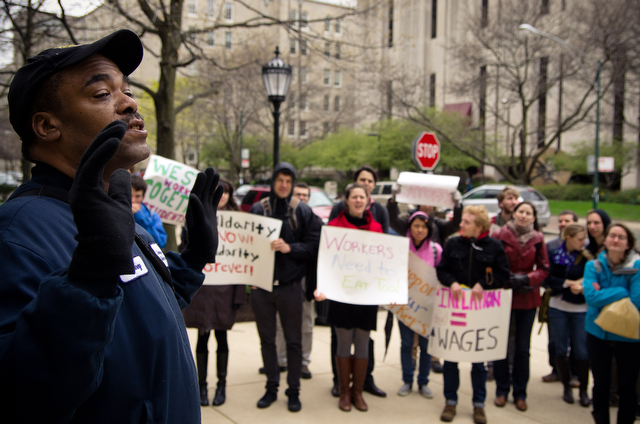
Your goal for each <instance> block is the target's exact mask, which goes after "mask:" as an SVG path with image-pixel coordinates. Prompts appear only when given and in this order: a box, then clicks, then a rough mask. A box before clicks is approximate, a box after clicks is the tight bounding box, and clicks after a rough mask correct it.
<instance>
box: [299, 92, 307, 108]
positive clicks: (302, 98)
mask: <svg viewBox="0 0 640 424" xmlns="http://www.w3.org/2000/svg"><path fill="white" fill-rule="evenodd" d="M300 110H307V95H306V94H300Z"/></svg>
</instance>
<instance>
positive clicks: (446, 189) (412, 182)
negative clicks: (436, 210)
mask: <svg viewBox="0 0 640 424" xmlns="http://www.w3.org/2000/svg"><path fill="white" fill-rule="evenodd" d="M459 183H460V177H455V176H451V175H435V174H420V173H417V172H401V173H400V175H399V176H398V186H399V187H400V191H399V192H398V193H397V194H396V201H398V202H400V203H412V204H414V205H425V206H442V207H445V208H453V206H454V204H453V199H452V197H451V194H452V193H454V192H455V191H456V190H457V189H458V184H459Z"/></svg>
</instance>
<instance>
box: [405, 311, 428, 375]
mask: <svg viewBox="0 0 640 424" xmlns="http://www.w3.org/2000/svg"><path fill="white" fill-rule="evenodd" d="M398 327H399V328H400V363H401V364H402V381H404V382H405V383H407V384H413V371H414V367H413V361H412V358H411V351H412V350H413V337H414V334H416V333H415V332H414V331H413V330H412V329H410V328H409V327H407V326H406V325H404V324H403V323H402V322H401V321H400V320H398ZM428 343H429V340H428V339H426V338H425V337H422V336H418V346H420V359H419V362H418V386H424V385H426V384H428V383H429V372H430V371H431V355H429V354H428V353H427V345H428Z"/></svg>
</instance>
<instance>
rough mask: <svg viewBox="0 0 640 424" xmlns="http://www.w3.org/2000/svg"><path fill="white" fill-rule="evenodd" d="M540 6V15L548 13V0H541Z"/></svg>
mask: <svg viewBox="0 0 640 424" xmlns="http://www.w3.org/2000/svg"><path fill="white" fill-rule="evenodd" d="M541 6H542V7H541V8H540V14H541V15H548V14H549V0H542V5H541Z"/></svg>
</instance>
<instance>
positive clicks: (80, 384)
mask: <svg viewBox="0 0 640 424" xmlns="http://www.w3.org/2000/svg"><path fill="white" fill-rule="evenodd" d="M142 54H143V49H142V43H141V42H140V40H139V39H138V37H137V36H136V35H135V34H134V33H133V32H131V31H128V30H121V31H117V32H115V33H113V34H111V35H109V36H107V37H105V38H103V39H101V40H98V41H96V42H95V43H93V44H87V45H82V46H67V47H61V48H54V49H49V50H46V51H44V52H42V53H40V54H38V55H37V56H35V57H33V58H30V59H29V60H28V61H27V64H26V65H25V66H23V67H22V68H20V69H19V70H18V72H17V74H16V75H15V77H14V79H13V81H12V83H11V87H10V91H9V112H10V120H11V124H12V125H13V127H14V129H15V131H16V132H17V133H18V135H20V138H21V139H22V143H23V144H22V151H23V155H24V156H25V157H26V158H28V159H30V160H31V161H33V162H35V164H36V166H35V168H34V169H33V179H32V180H30V181H29V182H27V183H25V184H23V185H22V186H20V187H19V188H18V189H17V190H16V191H15V193H14V194H13V195H12V196H11V198H10V199H9V201H7V202H6V203H5V204H4V205H2V206H0V269H1V270H2V273H3V276H2V279H0V410H1V411H2V421H3V422H8V423H13V422H29V423H44V422H66V423H67V422H68V423H76V422H78V423H80V422H82V423H89V422H90V423H115V422H119V423H125V422H126V423H134V422H135V423H138V422H152V421H153V422H176V423H177V422H179V423H199V422H200V405H199V401H198V385H197V378H196V370H195V366H194V362H193V356H192V354H191V348H190V345H189V340H188V337H187V333H186V329H185V327H184V321H183V319H182V315H181V313H180V309H181V308H184V307H186V306H187V305H188V304H189V302H190V301H191V297H192V296H193V294H194V293H195V292H196V291H197V290H198V288H200V286H201V284H202V282H203V279H204V277H203V274H202V268H203V267H204V265H205V264H206V263H209V262H214V261H215V253H216V249H217V240H218V237H217V226H216V212H215V211H216V209H217V204H218V200H219V199H220V196H221V194H222V189H221V188H219V187H218V188H216V187H217V183H218V175H217V174H215V173H214V171H213V170H212V169H207V171H206V173H201V174H199V175H198V177H197V180H196V183H195V185H194V187H193V190H192V191H191V194H190V196H189V206H188V211H187V227H188V228H189V234H194V235H195V236H194V237H192V238H191V240H189V244H188V245H187V248H186V250H185V251H184V252H183V253H182V254H181V255H180V254H177V253H174V252H170V253H168V254H167V256H166V257H165V256H164V255H163V254H162V251H161V250H160V248H159V247H158V246H157V245H156V244H155V242H154V240H153V238H152V237H151V236H150V235H149V234H148V233H147V232H146V231H145V230H144V229H143V228H142V227H140V226H138V225H136V224H135V221H134V217H133V212H132V210H131V178H130V174H129V172H128V171H127V169H129V168H131V166H133V165H134V164H135V163H137V162H139V161H141V160H143V159H145V158H146V157H147V156H148V155H149V148H148V146H147V144H146V138H147V132H146V130H145V129H144V121H143V120H142V117H141V116H140V115H139V114H138V106H137V104H136V102H135V101H134V100H133V98H132V93H131V89H130V86H129V83H128V78H127V76H128V75H129V74H130V73H131V72H133V71H134V70H135V69H136V68H137V67H138V65H139V64H140V62H141V60H142ZM34 403H37V407H34V406H33V405H34Z"/></svg>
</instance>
